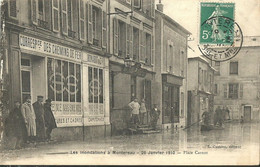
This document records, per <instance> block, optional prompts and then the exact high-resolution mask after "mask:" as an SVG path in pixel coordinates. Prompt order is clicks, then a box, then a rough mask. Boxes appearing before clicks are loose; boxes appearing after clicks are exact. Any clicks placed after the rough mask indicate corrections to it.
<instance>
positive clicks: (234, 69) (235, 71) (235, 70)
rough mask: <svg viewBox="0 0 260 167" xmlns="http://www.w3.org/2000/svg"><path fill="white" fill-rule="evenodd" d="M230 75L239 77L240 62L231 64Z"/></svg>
mask: <svg viewBox="0 0 260 167" xmlns="http://www.w3.org/2000/svg"><path fill="white" fill-rule="evenodd" d="M229 74H230V75H237V74H238V62H230V64H229Z"/></svg>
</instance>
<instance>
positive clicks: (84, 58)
mask: <svg viewBox="0 0 260 167" xmlns="http://www.w3.org/2000/svg"><path fill="white" fill-rule="evenodd" d="M34 2H35V3H36V4H37V6H36V7H38V9H37V10H36V11H37V12H39V10H40V5H39V3H44V4H43V5H44V14H43V15H44V18H41V17H40V14H41V13H40V12H39V13H37V15H36V16H37V18H38V22H37V21H36V23H37V24H36V23H34V22H33V19H34V18H33V16H32V14H33V11H32V13H30V10H29V9H32V8H33V7H34V6H33V5H34V4H33V3H34ZM14 3H15V4H14ZM20 3H21V2H20V1H6V4H5V5H6V6H4V8H5V11H6V22H5V29H4V31H5V35H6V36H5V37H6V45H5V48H4V57H6V59H7V61H6V65H5V66H6V67H7V69H8V70H7V72H6V76H7V77H8V82H9V84H8V85H9V87H8V89H7V90H8V92H9V99H10V100H9V106H10V109H12V108H13V104H14V102H15V101H20V102H21V103H23V102H24V100H25V98H26V97H28V96H29V97H31V101H32V103H34V102H35V101H36V100H37V96H39V95H42V96H43V97H44V100H46V99H47V98H50V99H52V111H53V114H54V117H55V120H56V123H57V126H58V128H56V129H54V130H53V132H52V139H54V140H75V139H78V140H82V139H83V140H84V139H89V138H92V137H105V136H109V135H110V129H111V128H110V120H109V117H110V116H109V115H110V114H109V85H108V84H109V60H108V57H107V54H106V39H107V37H106V21H105V20H106V1H102V2H101V1H98V2H95V1H88V2H85V1H55V0H54V1H51V0H47V1H44V2H42V1H32V2H29V3H28V4H26V3H25V4H24V5H21V4H20ZM56 3H58V4H56ZM61 3H64V4H61ZM55 5H58V6H57V7H58V8H56V7H55ZM59 5H66V10H67V14H68V15H69V14H71V15H72V16H74V17H71V18H74V20H72V19H71V18H70V19H71V20H69V17H66V18H67V19H68V20H67V21H73V22H74V21H75V20H77V21H79V20H80V17H81V16H80V12H82V11H83V13H84V15H83V17H84V18H88V17H87V16H86V15H87V14H91V13H85V12H84V11H87V9H88V10H94V9H95V10H96V9H97V11H96V12H97V13H96V14H97V15H96V17H97V18H99V17H101V18H102V19H100V20H97V18H95V19H96V20H95V21H96V23H95V22H94V20H92V23H93V24H101V23H102V26H101V27H100V31H98V30H99V28H97V29H96V30H95V31H96V32H95V33H96V37H94V36H90V35H88V33H91V34H92V35H95V33H94V32H93V31H94V29H91V27H86V25H85V23H84V25H75V24H73V27H72V29H69V27H70V26H69V24H68V26H67V27H66V25H64V23H66V20H65V21H64V18H65V17H64V16H65V15H62V13H63V14H64V10H61V7H62V6H59ZM77 6H78V7H80V10H78V8H77ZM14 7H15V9H13V8H14ZM25 8H26V9H25ZM69 8H71V11H70V12H69V11H68V10H69ZM48 10H50V11H49V12H50V13H48V12H47V11H48ZM56 10H57V11H58V14H61V15H58V18H62V17H64V18H63V20H59V19H58V20H56V21H58V23H59V24H58V25H55V24H56V22H55V19H56V17H57V15H56V14H57V13H55V12H56ZM14 11H16V12H17V11H24V12H17V13H15V14H14ZM93 13H94V12H93ZM85 14H86V15H85ZM48 15H50V17H47V16H48ZM30 16H31V17H30ZM76 16H78V18H77V17H76ZM48 19H50V22H48ZM77 21H76V22H77ZM76 22H75V23H76ZM77 23H78V22H77ZM55 26H57V27H55ZM80 26H81V28H80ZM83 28H84V30H83ZM93 28H94V27H93ZM57 30H58V31H57ZM65 30H66V31H65ZM72 30H73V31H72ZM87 32H88V33H87ZM101 34H102V35H101Z"/></svg>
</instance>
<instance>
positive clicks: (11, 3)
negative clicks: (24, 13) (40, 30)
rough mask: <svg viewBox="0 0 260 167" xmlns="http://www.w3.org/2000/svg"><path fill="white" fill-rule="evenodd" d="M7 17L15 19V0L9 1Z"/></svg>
mask: <svg viewBox="0 0 260 167" xmlns="http://www.w3.org/2000/svg"><path fill="white" fill-rule="evenodd" d="M9 17H12V18H15V19H17V4H16V0H9Z"/></svg>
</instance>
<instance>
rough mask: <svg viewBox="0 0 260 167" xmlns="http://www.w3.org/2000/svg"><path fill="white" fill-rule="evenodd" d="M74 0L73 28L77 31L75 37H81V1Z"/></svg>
mask: <svg viewBox="0 0 260 167" xmlns="http://www.w3.org/2000/svg"><path fill="white" fill-rule="evenodd" d="M71 1H72V17H71V18H72V23H73V24H72V30H73V31H74V32H76V34H75V37H76V38H79V13H78V9H79V2H80V1H74V0H71Z"/></svg>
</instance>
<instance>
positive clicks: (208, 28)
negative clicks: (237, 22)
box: [199, 2, 235, 45]
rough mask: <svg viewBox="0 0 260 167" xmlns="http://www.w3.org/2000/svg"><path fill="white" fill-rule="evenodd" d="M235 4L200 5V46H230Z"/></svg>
mask: <svg viewBox="0 0 260 167" xmlns="http://www.w3.org/2000/svg"><path fill="white" fill-rule="evenodd" d="M234 10H235V4H234V3H212V2H201V3H200V32H199V33H200V35H199V38H200V41H199V42H200V44H221V45H230V44H232V43H233V39H234V31H232V27H230V26H229V25H230V22H234Z"/></svg>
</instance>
